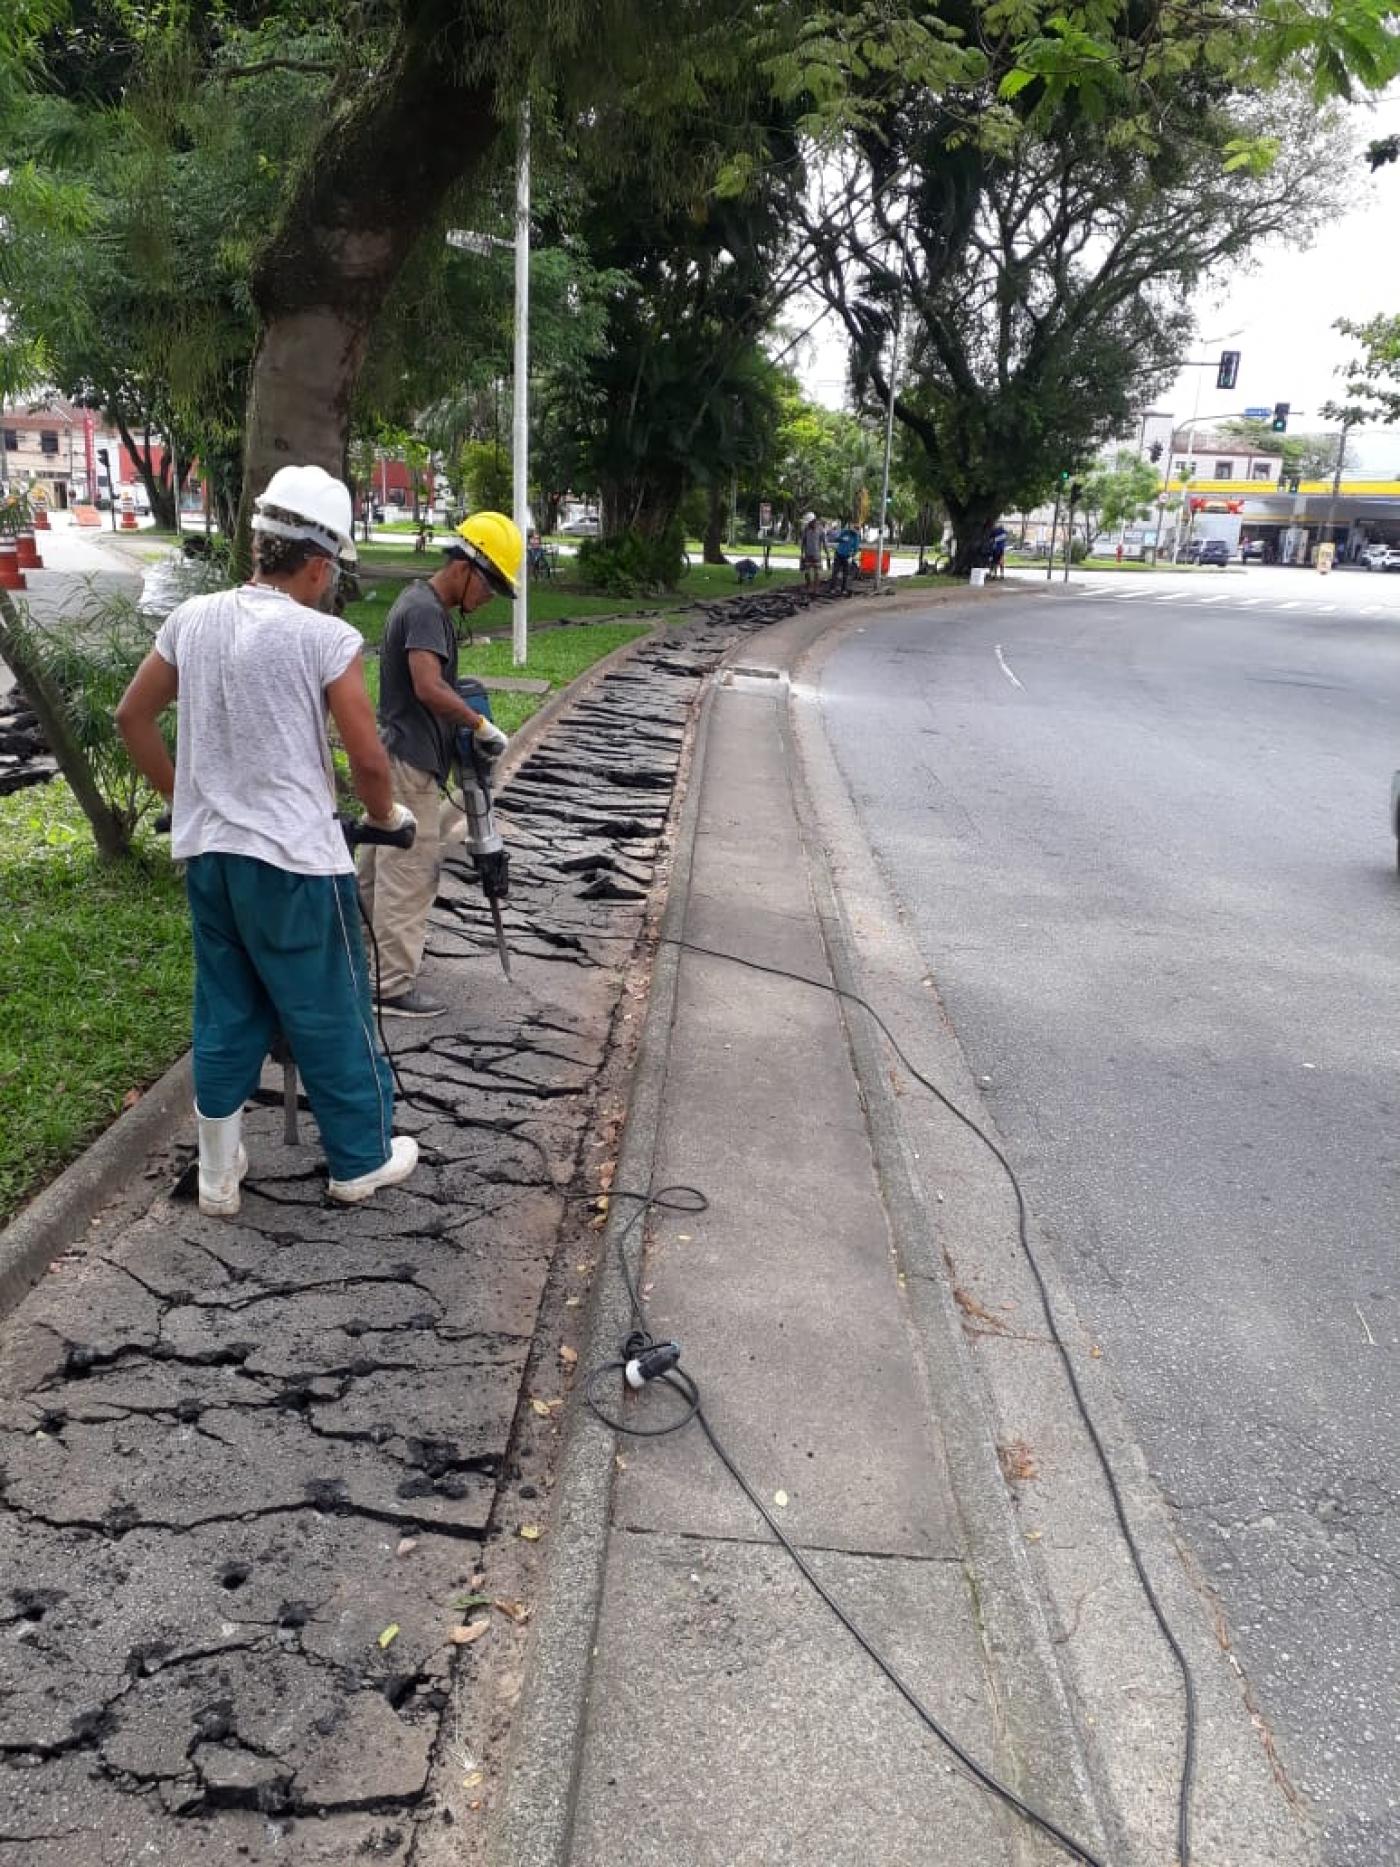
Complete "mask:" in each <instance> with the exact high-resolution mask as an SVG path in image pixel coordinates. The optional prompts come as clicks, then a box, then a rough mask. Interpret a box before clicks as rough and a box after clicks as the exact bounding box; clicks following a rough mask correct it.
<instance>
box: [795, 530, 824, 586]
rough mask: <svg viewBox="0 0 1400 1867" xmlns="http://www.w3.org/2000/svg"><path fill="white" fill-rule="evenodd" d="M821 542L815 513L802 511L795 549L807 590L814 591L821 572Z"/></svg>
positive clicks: (820, 533)
mask: <svg viewBox="0 0 1400 1867" xmlns="http://www.w3.org/2000/svg"><path fill="white" fill-rule="evenodd" d="M822 542H823V540H822V528H821V524H820V522H819V520H818V518H817V515H816V513H815V512H804V513H803V514H802V533H801V536H800V538H799V540H798V546H797V550H798V557H799V560H800V568H801V571H802V582H803V584H804V585H805V586H806V588H807V589H808V590H809V591H815V589H816V587H817V583H818V580H819V579H820V577H821V574H822Z"/></svg>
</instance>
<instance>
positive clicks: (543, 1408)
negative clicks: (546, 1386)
mask: <svg viewBox="0 0 1400 1867" xmlns="http://www.w3.org/2000/svg"><path fill="white" fill-rule="evenodd" d="M530 1406H531V1409H532V1410H533V1411H534V1412H535V1413H538V1414H539V1416H540V1418H541V1419H542V1420H547V1419H548V1418H549V1402H548V1401H547V1400H532V1401H531V1402H530Z"/></svg>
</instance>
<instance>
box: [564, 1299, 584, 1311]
mask: <svg viewBox="0 0 1400 1867" xmlns="http://www.w3.org/2000/svg"><path fill="white" fill-rule="evenodd" d="M582 1301H583V1298H582V1297H565V1298H564V1308H565V1309H577V1308H578V1306H579V1304H580V1303H582Z"/></svg>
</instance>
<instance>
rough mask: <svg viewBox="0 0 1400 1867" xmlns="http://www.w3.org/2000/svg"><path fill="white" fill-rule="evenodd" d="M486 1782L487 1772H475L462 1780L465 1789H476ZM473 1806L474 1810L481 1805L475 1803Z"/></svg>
mask: <svg viewBox="0 0 1400 1867" xmlns="http://www.w3.org/2000/svg"><path fill="white" fill-rule="evenodd" d="M485 1781H486V1772H485V1770H473V1771H472V1773H471V1775H470V1776H464V1777H463V1778H462V1787H463V1789H476V1788H477V1787H478V1786H479V1785H480V1784H482V1783H484V1782H485ZM472 1806H473V1808H479V1807H480V1804H479V1803H473V1805H472Z"/></svg>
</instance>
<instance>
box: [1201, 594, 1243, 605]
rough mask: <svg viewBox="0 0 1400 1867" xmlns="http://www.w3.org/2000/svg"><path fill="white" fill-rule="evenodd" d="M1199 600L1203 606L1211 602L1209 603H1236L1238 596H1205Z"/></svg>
mask: <svg viewBox="0 0 1400 1867" xmlns="http://www.w3.org/2000/svg"><path fill="white" fill-rule="evenodd" d="M1199 600H1200V602H1201V605H1202V607H1204V606H1205V605H1206V604H1209V603H1216V604H1219V603H1234V602H1237V601H1238V598H1236V597H1233V596H1203V597H1201V598H1200V599H1199Z"/></svg>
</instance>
